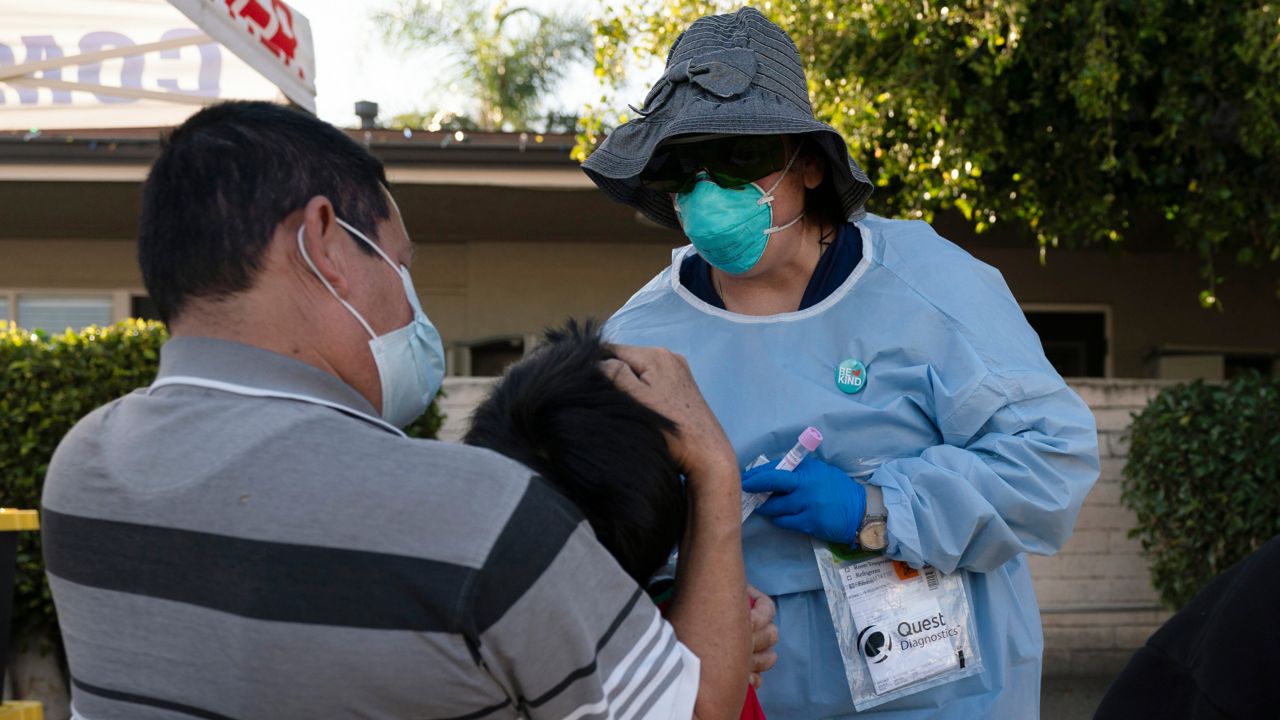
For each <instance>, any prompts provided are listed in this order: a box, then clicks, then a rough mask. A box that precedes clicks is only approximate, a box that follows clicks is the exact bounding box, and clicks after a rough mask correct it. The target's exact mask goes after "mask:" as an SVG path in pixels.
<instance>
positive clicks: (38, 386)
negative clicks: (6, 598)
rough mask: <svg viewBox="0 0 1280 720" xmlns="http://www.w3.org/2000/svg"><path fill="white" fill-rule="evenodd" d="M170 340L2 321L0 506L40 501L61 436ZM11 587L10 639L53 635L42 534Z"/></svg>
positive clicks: (418, 427)
mask: <svg viewBox="0 0 1280 720" xmlns="http://www.w3.org/2000/svg"><path fill="white" fill-rule="evenodd" d="M167 337H168V336H167V334H166V332H165V329H164V326H163V325H161V324H159V323H155V322H145V321H141V320H126V321H124V322H121V323H119V324H117V325H113V326H111V327H105V328H98V327H89V328H85V329H84V330H82V331H81V332H73V331H71V330H68V331H66V332H64V333H62V334H59V335H52V336H51V335H49V334H47V333H45V332H43V331H36V332H29V331H26V330H22V329H20V328H18V327H17V326H16V325H13V324H12V323H7V322H6V323H0V371H2V372H0V507H16V508H38V507H39V506H40V493H41V490H42V488H43V485H44V476H45V473H46V471H47V470H48V468H49V460H50V458H52V457H53V451H54V448H56V447H57V445H58V443H59V442H60V441H61V440H62V437H63V436H64V435H66V433H67V431H69V430H70V429H71V427H72V426H73V425H75V424H76V422H78V421H79V420H80V418H82V417H84V416H85V415H87V414H89V413H90V412H91V411H93V410H94V409H95V408H97V407H100V406H102V405H105V404H106V403H108V402H111V401H112V400H115V399H116V398H118V397H121V396H123V395H127V394H128V393H130V392H132V391H133V390H135V389H137V388H140V387H145V386H147V385H150V384H151V381H152V380H153V379H155V375H156V370H157V369H158V366H159V360H160V346H161V345H162V344H163V343H164V341H165V339H166V338H167ZM443 418H444V416H443V414H442V413H441V412H440V409H439V407H437V406H436V405H435V404H434V403H433V404H432V406H431V408H430V409H429V410H428V411H427V412H426V413H424V414H423V416H422V417H420V418H419V419H418V420H416V421H415V422H414V423H413V425H411V426H410V427H409V428H408V429H407V430H406V432H408V433H409V434H410V435H412V436H414V437H435V435H436V431H437V430H438V429H439V428H440V424H441V422H442V421H443ZM16 585H17V587H16V591H15V594H14V607H13V623H12V628H13V634H12V636H13V637H14V638H17V639H19V640H20V641H21V640H22V639H24V638H28V637H31V636H32V633H40V632H42V631H45V630H52V636H53V637H57V619H56V617H55V616H54V611H53V602H52V600H51V598H50V595H49V586H48V583H47V582H46V580H45V576H44V566H43V563H42V560H41V553H40V535H39V533H21V534H20V537H19V539H18V572H17V582H16Z"/></svg>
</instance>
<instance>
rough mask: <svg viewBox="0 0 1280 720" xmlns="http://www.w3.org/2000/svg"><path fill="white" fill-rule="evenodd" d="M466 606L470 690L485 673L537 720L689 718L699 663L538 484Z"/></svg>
mask: <svg viewBox="0 0 1280 720" xmlns="http://www.w3.org/2000/svg"><path fill="white" fill-rule="evenodd" d="M466 602H467V603H468V605H469V607H470V612H469V613H468V614H467V618H468V625H469V627H466V628H464V629H463V632H464V635H465V636H466V637H467V638H468V646H469V649H470V651H471V656H472V657H471V659H472V660H473V661H474V662H475V663H476V664H477V665H479V666H480V670H481V673H482V674H481V675H480V677H479V678H474V677H473V678H472V679H470V681H471V682H477V681H478V682H484V681H485V680H486V678H485V676H486V675H487V676H488V677H487V680H488V681H491V682H493V683H496V685H497V686H498V689H499V690H500V691H501V693H502V694H504V695H506V697H507V698H508V699H507V702H506V703H505V704H504V705H502V707H505V706H507V705H512V706H516V707H518V708H520V709H521V710H522V711H523V713H525V714H526V715H528V716H529V717H531V718H547V719H552V718H564V717H601V716H605V715H608V716H611V717H614V716H621V715H622V714H624V713H627V714H630V713H635V715H634V716H635V717H637V718H679V717H685V718H687V717H689V714H690V713H691V711H692V708H693V705H694V698H695V696H696V694H697V692H698V684H699V666H700V663H699V659H698V658H697V657H696V656H695V655H694V654H693V653H692V652H690V650H689V649H687V648H686V647H684V646H683V645H681V643H680V642H679V641H677V639H676V635H675V632H674V630H673V629H672V627H671V625H670V624H669V623H667V622H666V621H664V620H663V619H662V617H661V616H660V615H659V613H658V610H657V608H656V607H654V605H653V603H652V602H650V600H649V599H648V597H646V596H645V594H644V591H643V590H641V589H640V588H639V587H637V586H636V584H635V582H634V581H633V580H632V579H631V577H630V576H628V575H627V574H626V572H624V571H623V570H622V568H621V567H619V565H618V564H617V562H616V561H615V560H614V559H613V557H612V556H611V555H609V553H608V551H606V550H605V549H604V547H603V546H601V545H600V543H599V542H597V541H596V538H595V534H594V533H593V532H592V531H591V527H590V525H588V524H587V522H586V521H585V520H583V519H582V517H581V515H580V514H579V513H578V510H577V508H576V507H574V506H573V505H572V504H571V503H570V502H569V501H568V500H566V499H565V498H564V497H563V496H561V495H560V494H559V493H557V492H556V491H555V490H554V489H553V488H551V486H550V485H548V484H547V483H546V482H544V481H542V480H541V479H540V478H536V477H535V478H531V479H530V481H529V486H528V489H527V490H526V491H525V494H524V497H523V498H522V499H521V500H520V502H519V503H518V505H517V507H516V508H515V510H514V511H513V512H512V514H511V517H510V519H509V520H508V521H507V523H506V527H505V528H504V529H503V530H502V532H501V534H500V536H499V538H498V540H497V542H496V543H495V545H494V547H493V549H492V551H491V552H490V554H489V557H488V559H487V560H486V561H485V563H484V565H483V566H482V567H481V568H479V570H478V572H477V574H476V580H475V583H474V585H473V589H472V591H471V592H470V593H469V596H468V598H467V599H466ZM460 683H461V680H460ZM737 702H738V704H739V706H740V705H741V698H738V700H737ZM495 709H497V707H496V706H495V705H494V704H493V703H487V704H486V705H485V706H484V707H479V706H477V707H476V708H475V711H476V712H480V711H483V710H489V711H492V710H495Z"/></svg>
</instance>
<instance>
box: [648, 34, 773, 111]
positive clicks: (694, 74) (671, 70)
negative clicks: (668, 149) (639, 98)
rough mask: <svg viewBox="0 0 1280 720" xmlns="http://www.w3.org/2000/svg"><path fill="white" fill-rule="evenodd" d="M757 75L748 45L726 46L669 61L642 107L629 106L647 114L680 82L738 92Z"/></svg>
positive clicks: (725, 93)
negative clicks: (670, 63) (691, 56)
mask: <svg viewBox="0 0 1280 720" xmlns="http://www.w3.org/2000/svg"><path fill="white" fill-rule="evenodd" d="M755 76H756V54H755V53H754V52H752V51H751V50H748V49H747V48H726V49H723V50H715V51H713V52H709V53H705V54H703V55H699V56H698V57H695V58H690V59H689V60H685V61H683V62H678V63H676V64H675V65H669V66H668V67H667V71H666V72H665V73H663V74H662V78H661V79H659V80H658V82H657V84H655V85H654V86H653V89H652V90H650V91H649V94H648V96H646V97H645V99H644V107H643V108H641V109H636V108H635V107H632V108H631V109H632V110H633V111H635V112H636V113H638V114H639V115H641V116H644V117H647V116H649V115H650V114H652V113H653V112H655V111H656V110H658V109H659V108H661V107H662V105H663V104H664V103H666V101H667V100H668V99H669V98H670V97H671V94H672V93H673V92H675V89H676V86H677V85H679V84H680V83H686V82H687V83H693V84H694V85H697V86H698V87H700V88H702V89H703V90H706V91H707V92H709V93H711V94H712V95H715V96H716V97H720V98H731V97H735V96H737V95H741V94H742V93H743V92H745V91H746V89H747V88H749V87H751V79H752V78H754V77H755Z"/></svg>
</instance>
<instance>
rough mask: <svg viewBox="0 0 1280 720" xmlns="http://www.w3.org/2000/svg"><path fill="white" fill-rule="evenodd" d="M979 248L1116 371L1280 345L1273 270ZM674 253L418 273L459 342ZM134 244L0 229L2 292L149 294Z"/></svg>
mask: <svg viewBox="0 0 1280 720" xmlns="http://www.w3.org/2000/svg"><path fill="white" fill-rule="evenodd" d="M410 230H411V232H413V233H414V235H415V236H416V237H421V238H424V239H425V238H433V239H434V236H432V235H431V234H430V233H429V232H428V231H426V230H417V229H415V228H411V229H410ZM0 235H3V229H0ZM668 235H670V239H671V240H672V241H673V242H674V241H676V240H678V238H676V237H675V235H674V233H666V234H659V236H660V237H659V239H661V238H662V237H667V236H668ZM972 250H973V252H974V254H975V255H976V256H977V257H979V258H980V259H982V260H984V261H986V262H989V263H991V264H993V265H995V266H996V267H997V268H999V269H1000V271H1001V272H1002V273H1003V274H1004V276H1005V279H1006V281H1007V282H1008V284H1009V286H1010V288H1011V289H1012V290H1013V292H1014V294H1015V296H1016V297H1017V298H1018V300H1019V301H1020V302H1022V303H1024V304H1035V305H1043V304H1049V305H1053V306H1062V305H1063V304H1070V305H1087V306H1089V307H1099V306H1101V307H1106V308H1109V311H1110V315H1111V351H1112V355H1113V375H1112V376H1113V377H1145V376H1147V371H1148V368H1147V363H1146V358H1147V355H1148V353H1149V352H1150V351H1151V349H1152V348H1154V347H1156V346H1170V345H1180V346H1203V347H1216V348H1228V347H1229V348H1240V349H1246V350H1247V349H1254V350H1263V351H1267V350H1270V351H1277V350H1280V300H1278V299H1277V297H1276V293H1275V277H1274V273H1272V274H1270V275H1268V274H1267V273H1266V272H1263V271H1247V270H1243V269H1232V275H1231V276H1230V278H1229V280H1228V282H1227V283H1226V284H1225V285H1224V286H1223V287H1222V289H1221V293H1220V295H1221V296H1222V298H1223V301H1224V302H1225V303H1226V308H1227V311H1226V312H1225V313H1218V312H1213V311H1205V310H1202V309H1200V308H1199V306H1198V305H1197V301H1196V297H1197V294H1198V292H1199V289H1200V283H1201V280H1200V278H1199V276H1198V271H1197V266H1196V263H1195V261H1194V259H1193V258H1191V257H1189V256H1184V255H1176V254H1154V253H1153V254H1143V255H1119V254H1117V255H1115V256H1114V257H1111V256H1107V255H1106V254H1105V253H1101V252H1094V251H1080V252H1059V253H1055V254H1053V255H1051V256H1050V260H1049V265H1048V266H1047V267H1043V268H1042V267H1040V265H1039V263H1038V260H1037V259H1036V253H1035V251H1034V250H1032V249H1024V248H998V247H974V248H972ZM670 252H671V250H670V246H669V245H668V244H666V243H665V242H654V241H652V240H651V241H646V242H640V241H637V240H636V239H635V238H620V239H618V240H616V241H607V240H603V239H597V240H594V241H590V242H584V241H570V240H557V241H551V240H535V239H532V238H528V237H515V236H512V237H509V238H507V239H503V238H499V237H492V238H489V239H477V240H472V241H468V242H422V243H419V245H418V260H417V262H416V263H415V264H414V267H413V268H412V271H413V275H414V282H415V285H416V286H417V288H418V290H419V292H420V293H421V295H422V299H423V307H424V308H425V309H426V311H427V313H428V314H429V315H430V316H431V318H432V320H433V321H435V323H436V324H437V325H438V326H439V328H440V331H441V334H442V335H443V337H444V339H445V342H446V344H449V345H459V344H466V343H471V342H475V341H481V340H488V339H492V338H495V337H499V336H517V337H519V336H524V335H528V334H530V333H537V332H539V331H540V330H541V329H542V328H544V327H547V326H548V325H554V324H558V323H560V322H562V321H563V320H564V318H566V317H568V316H570V315H573V316H579V317H581V316H587V315H594V316H596V317H601V318H604V317H608V316H609V315H610V314H612V313H613V311H614V310H616V309H617V308H618V307H619V306H620V305H621V304H622V303H624V302H626V300H627V298H629V297H630V296H631V295H632V293H634V292H635V291H636V290H638V289H639V288H640V287H642V286H643V285H644V284H645V283H646V282H648V281H649V279H650V278H652V277H653V275H654V274H656V273H657V272H659V271H660V270H661V269H662V268H663V267H665V266H666V265H667V263H668V262H669V260H670ZM135 253H136V250H135V245H134V243H133V242H132V241H130V240H106V239H104V240H98V239H43V238H42V239H25V238H23V239H14V238H0V292H3V291H5V290H13V289H28V290H33V289H48V290H86V289H111V290H118V291H131V292H132V291H141V290H142V279H141V276H140V274H139V272H138V269H137V260H136V257H135ZM125 307H127V303H125Z"/></svg>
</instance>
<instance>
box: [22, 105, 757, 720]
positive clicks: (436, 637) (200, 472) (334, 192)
mask: <svg viewBox="0 0 1280 720" xmlns="http://www.w3.org/2000/svg"><path fill="white" fill-rule="evenodd" d="M138 250H139V252H138V255H139V261H140V264H141V266H142V273H143V278H144V280H145V282H146V286H147V290H148V292H149V293H150V295H151V297H152V299H153V301H154V302H155V304H156V307H157V309H158V310H159V312H160V316H161V318H162V319H163V320H164V321H165V322H166V324H167V325H168V327H169V330H170V333H171V335H172V339H171V340H170V341H169V342H168V343H167V344H166V345H165V347H164V348H163V350H162V354H161V364H160V373H159V376H158V377H157V380H156V382H155V384H153V385H152V386H151V387H150V388H147V389H143V390H139V391H137V392H135V393H133V394H130V395H128V396H126V397H124V398H121V399H119V400H117V401H115V402H113V403H110V404H108V405H106V406H104V407H102V408H100V409H98V410H97V411H95V412H94V413H92V414H90V415H89V416H88V417H86V418H85V419H84V420H82V421H81V422H80V423H79V424H78V425H77V426H76V427H75V428H74V429H73V430H72V431H71V432H70V433H69V434H68V435H67V437H66V438H65V439H64V440H63V442H62V444H61V445H60V447H59V449H58V451H57V453H56V454H55V456H54V458H53V460H52V462H51V464H50V467H49V473H48V478H47V480H46V485H45V492H44V498H43V506H44V526H45V529H44V547H45V556H46V565H47V568H48V572H49V579H50V585H51V587H52V590H53V593H54V600H55V604H56V606H57V609H58V615H59V618H60V620H61V624H62V631H63V637H64V640H65V643H66V648H67V654H68V659H69V663H70V668H71V675H72V685H73V707H74V712H75V713H76V715H77V716H78V717H82V718H85V719H86V720H107V719H109V718H174V717H202V718H253V717H270V718H294V717H297V718H319V717H325V718H330V717H356V716H359V717H378V718H383V717H386V718H392V717H396V718H399V717H468V718H490V717H492V718H508V717H516V716H530V717H534V718H540V717H548V718H550V717H555V718H562V717H567V716H575V717H601V716H604V715H611V714H616V713H618V712H621V710H622V709H624V708H626V709H628V710H630V711H637V712H638V713H639V714H640V715H641V716H645V717H689V716H690V714H691V713H693V714H695V715H696V716H697V717H735V716H736V713H737V711H738V709H739V707H740V705H741V699H742V697H743V693H744V691H745V685H746V682H747V677H748V673H749V671H750V666H749V648H750V643H751V639H750V637H749V635H750V628H749V627H748V622H747V610H746V606H745V604H744V603H743V601H742V598H743V594H744V592H745V586H744V580H743V570H742V559H741V552H740V536H739V529H738V517H737V513H738V502H737V497H738V493H739V491H738V486H737V485H738V481H737V472H736V469H735V466H734V461H733V453H732V450H731V449H730V448H729V445H728V442H727V440H726V439H725V437H724V433H723V431H722V430H721V429H720V427H719V425H718V424H717V423H716V421H715V419H714V417H713V416H712V415H711V414H710V412H709V411H708V410H707V408H706V405H705V403H703V402H702V401H701V399H700V397H701V396H700V395H699V394H698V392H697V389H696V386H695V385H694V384H693V382H692V380H691V378H690V376H689V373H688V369H687V367H685V366H684V364H683V362H682V361H681V360H680V359H679V358H677V357H676V356H674V355H672V354H670V353H663V352H655V351H645V350H637V349H630V348H620V349H619V350H618V355H619V358H620V360H617V361H612V363H611V364H610V366H609V368H608V371H609V373H610V376H611V377H612V378H614V380H615V382H617V383H618V384H619V386H620V387H622V388H624V389H625V390H627V391H629V392H631V393H633V394H634V395H635V396H636V397H637V398H638V399H639V400H640V401H641V402H644V403H645V404H647V405H649V406H650V407H652V408H653V409H655V410H656V411H658V412H660V413H662V414H664V415H666V416H667V417H669V418H671V419H672V420H673V421H675V423H676V424H677V426H678V428H679V432H678V433H671V434H669V435H668V439H669V441H670V443H671V451H672V454H673V457H674V458H675V459H676V461H677V463H678V464H679V465H680V467H681V469H682V471H683V472H684V474H685V475H686V476H687V479H688V480H687V482H688V486H687V487H688V493H689V498H690V507H691V512H690V519H689V524H688V527H687V529H686V532H685V541H684V546H683V547H684V549H685V552H686V554H687V556H688V559H687V561H686V562H685V565H684V567H683V568H682V571H683V572H684V580H685V585H684V586H683V587H682V593H683V594H682V595H681V596H678V597H677V598H676V601H675V602H676V607H675V608H673V611H672V612H671V613H670V615H669V618H670V623H669V624H668V623H667V622H665V621H663V620H662V619H661V618H660V617H659V616H658V613H657V610H656V609H655V608H654V606H653V605H652V604H651V603H649V602H648V600H646V599H645V598H644V595H643V592H642V591H641V590H640V588H638V587H637V586H636V584H635V583H634V582H633V581H632V580H631V579H630V578H629V577H628V576H627V575H626V574H625V573H624V572H623V571H622V570H621V569H620V568H619V567H618V565H617V563H615V562H614V561H613V560H612V559H611V558H610V557H609V555H608V554H607V553H606V551H605V550H604V549H603V548H602V547H601V546H600V545H599V543H598V542H597V541H596V539H595V537H594V536H593V534H592V532H591V530H590V527H589V526H588V525H587V523H585V522H584V521H583V520H582V518H581V516H580V515H579V514H578V513H577V511H576V510H575V509H574V508H573V507H572V506H571V505H570V504H568V503H566V502H565V501H564V500H562V499H561V497H560V496H559V495H558V494H557V493H555V492H554V491H553V490H551V489H550V488H549V487H548V486H547V485H546V484H545V483H544V482H543V481H542V480H541V479H539V478H537V477H536V476H534V475H533V473H532V472H531V471H530V470H529V469H527V468H525V467H523V466H521V465H519V464H517V463H515V462H512V461H509V460H507V459H505V458H502V457H500V456H499V455H497V454H495V453H491V452H488V451H484V450H480V449H477V448H469V447H465V446H461V445H450V444H443V443H437V442H430V441H419V440H411V439H407V438H406V437H404V436H403V434H402V433H401V432H400V431H399V429H398V428H399V427H403V426H404V425H406V424H407V423H409V422H410V421H412V420H413V419H414V418H415V417H416V416H417V415H418V414H420V413H421V412H422V411H423V410H424V409H425V408H426V407H427V405H428V404H429V403H430V401H431V398H432V397H433V395H434V394H435V391H436V389H437V388H438V387H439V385H440V381H441V375H442V374H443V363H442V357H443V355H442V349H441V346H440V340H439V336H438V334H437V333H436V332H435V329H434V328H433V327H432V326H431V324H430V322H429V321H428V320H427V318H426V316H425V315H424V314H423V313H422V312H421V309H420V308H419V306H418V299H417V296H416V293H415V292H414V290H413V285H412V282H411V280H410V279H409V274H408V270H407V267H408V266H409V265H411V264H412V262H413V245H412V243H411V242H410V240H409V238H408V236H407V234H406V231H405V229H404V226H403V224H402V221H401V218H400V214H399V211H398V210H397V208H396V207H395V203H394V202H393V201H392V200H391V197H390V195H389V193H388V191H387V183H386V179H385V176H384V173H383V170H382V167H381V165H380V164H379V162H378V161H377V160H376V159H374V158H373V157H372V156H371V155H369V154H368V153H367V152H366V151H365V150H364V149H362V148H361V147H359V146H358V145H357V144H356V143H354V142H353V141H351V140H350V139H349V138H348V137H347V136H346V135H344V134H343V133H342V132H340V131H338V130H336V129H335V128H333V127H331V126H329V125H327V124H325V123H323V122H320V121H319V120H317V119H315V118H313V117H311V116H309V115H305V114H303V113H300V112H297V111H294V110H290V109H286V108H283V107H278V106H274V105H270V104H265V103H228V104H223V105H218V106H214V107H211V108H208V109H205V110H203V111H201V112H199V113H197V114H196V115H194V116H192V117H191V119H189V120H188V121H187V122H186V123H184V124H183V125H182V126H181V127H179V128H177V129H176V130H175V131H174V132H173V134H172V135H171V136H170V137H169V138H168V140H167V142H166V143H165V146H164V148H163V150H162V152H161V155H160V157H159V158H158V159H157V161H156V163H155V165H154V167H153V168H152V171H151V174H150V176H149V177H148V179H147V183H146V187H145V189H144V198H143V216H142V220H141V225H140V231H139V241H138ZM689 598H696V600H697V601H696V603H694V602H690V601H688V599H689Z"/></svg>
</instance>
